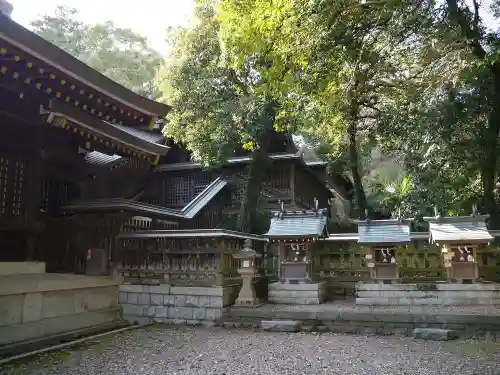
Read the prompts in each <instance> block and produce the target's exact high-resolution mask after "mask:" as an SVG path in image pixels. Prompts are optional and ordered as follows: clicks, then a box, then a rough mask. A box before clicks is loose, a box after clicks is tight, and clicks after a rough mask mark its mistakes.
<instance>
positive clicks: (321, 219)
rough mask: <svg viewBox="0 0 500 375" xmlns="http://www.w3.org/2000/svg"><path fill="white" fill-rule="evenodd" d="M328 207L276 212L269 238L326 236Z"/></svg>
mask: <svg viewBox="0 0 500 375" xmlns="http://www.w3.org/2000/svg"><path fill="white" fill-rule="evenodd" d="M327 221H328V219H327V216H326V209H321V210H310V211H295V212H287V211H280V212H275V213H274V217H273V218H272V219H271V225H270V227H269V231H268V232H267V233H266V234H265V236H267V237H269V238H311V237H313V238H317V237H324V236H325V235H327V233H326V224H327Z"/></svg>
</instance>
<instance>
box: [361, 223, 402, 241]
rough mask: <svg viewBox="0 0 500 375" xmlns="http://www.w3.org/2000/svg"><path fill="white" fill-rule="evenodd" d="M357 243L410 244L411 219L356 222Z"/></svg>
mask: <svg viewBox="0 0 500 375" xmlns="http://www.w3.org/2000/svg"><path fill="white" fill-rule="evenodd" d="M355 222H356V224H358V243H360V244H372V245H373V244H398V243H408V242H411V238H410V224H411V219H406V220H398V219H394V220H357V221H355Z"/></svg>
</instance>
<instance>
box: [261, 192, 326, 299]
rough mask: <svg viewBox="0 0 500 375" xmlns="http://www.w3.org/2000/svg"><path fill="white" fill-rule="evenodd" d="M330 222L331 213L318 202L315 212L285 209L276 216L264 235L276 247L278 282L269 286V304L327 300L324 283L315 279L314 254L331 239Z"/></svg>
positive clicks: (315, 202)
mask: <svg viewBox="0 0 500 375" xmlns="http://www.w3.org/2000/svg"><path fill="white" fill-rule="evenodd" d="M327 222H328V211H327V210H326V209H319V208H318V200H317V199H315V200H314V207H313V209H312V210H304V211H292V212H289V211H286V210H285V209H284V206H283V205H282V206H281V210H280V211H278V212H275V213H274V217H273V218H272V219H271V224H270V227H269V231H268V232H267V233H266V234H265V236H266V237H268V238H269V240H270V241H272V243H273V245H274V254H275V255H276V257H275V258H276V259H277V266H278V270H277V271H278V278H279V281H278V282H277V283H274V284H271V285H270V286H269V288H270V290H269V301H270V302H274V303H290V304H301V303H303V304H312V303H320V302H322V301H323V300H324V294H325V290H324V283H315V280H314V279H313V275H314V264H313V251H314V243H315V242H316V240H318V239H320V238H325V237H327V236H328V232H327ZM304 284H308V285H309V286H307V285H304ZM296 297H301V298H296Z"/></svg>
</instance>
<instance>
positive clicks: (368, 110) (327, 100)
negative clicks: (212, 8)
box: [220, 0, 421, 217]
mask: <svg viewBox="0 0 500 375" xmlns="http://www.w3.org/2000/svg"><path fill="white" fill-rule="evenodd" d="M420 13H421V11H420V10H419V9H417V10H415V9H413V10H410V9H408V8H407V7H404V6H402V5H397V4H396V3H394V4H392V6H390V7H380V8H378V9H377V11H376V12H374V11H372V10H371V9H369V8H366V7H365V6H363V5H362V4H360V2H359V1H358V0H343V1H320V0H313V1H309V0H298V1H296V0H295V1H292V0H277V1H273V2H262V1H258V0H248V1H239V0H222V1H221V13H220V19H221V22H222V38H223V42H224V46H225V51H226V54H227V56H228V58H229V59H230V61H231V63H232V66H233V67H234V68H235V69H241V67H242V66H243V65H244V64H245V63H246V57H247V56H253V57H254V59H255V61H256V62H257V64H256V65H255V69H256V70H257V74H259V75H260V76H262V77H263V78H264V79H263V80H262V81H261V89H260V92H261V93H264V94H268V93H272V95H273V96H274V97H276V98H277V99H278V100H279V102H280V107H279V112H278V119H279V120H281V119H283V120H285V121H284V123H283V124H281V123H279V122H278V125H282V126H283V127H284V128H287V127H288V128H289V127H290V126H292V129H288V130H294V131H299V132H302V133H305V134H308V135H309V136H312V137H314V138H316V139H317V140H318V141H321V142H322V143H326V144H327V145H328V146H330V153H331V154H332V155H333V156H334V157H336V158H337V159H343V160H345V162H346V165H347V166H348V170H349V172H350V174H351V177H352V180H353V182H354V186H355V198H356V204H357V205H356V206H357V214H358V216H359V217H364V216H365V212H366V211H368V210H369V209H370V207H369V205H368V201H367V198H366V193H365V189H364V187H363V181H362V175H363V172H362V170H361V160H360V159H361V155H363V154H366V153H369V151H370V149H371V148H372V147H373V145H374V139H375V138H374V135H375V129H376V127H377V122H378V118H379V114H380V108H379V107H380V104H381V103H382V102H383V101H384V98H385V96H387V95H388V92H390V91H391V90H392V89H393V88H394V87H396V86H398V84H399V82H400V81H401V80H405V79H408V75H416V73H418V70H415V64H414V62H413V61H412V60H411V55H412V54H411V53H410V52H411V51H410V49H409V48H408V40H409V39H411V38H412V36H413V35H412V34H408V33H406V32H405V30H403V29H402V28H396V27H394V25H400V24H403V23H405V24H408V23H416V20H417V19H418V18H419V15H420ZM342 157H343V158H342Z"/></svg>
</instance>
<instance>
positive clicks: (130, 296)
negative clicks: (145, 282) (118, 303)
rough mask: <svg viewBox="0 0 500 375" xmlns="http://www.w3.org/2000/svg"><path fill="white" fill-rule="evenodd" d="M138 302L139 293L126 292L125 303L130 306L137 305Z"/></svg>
mask: <svg viewBox="0 0 500 375" xmlns="http://www.w3.org/2000/svg"><path fill="white" fill-rule="evenodd" d="M134 286H135V285H134ZM138 301H139V293H133V292H127V303H129V304H132V305H137V304H138Z"/></svg>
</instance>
